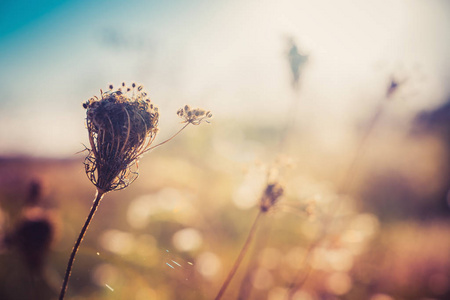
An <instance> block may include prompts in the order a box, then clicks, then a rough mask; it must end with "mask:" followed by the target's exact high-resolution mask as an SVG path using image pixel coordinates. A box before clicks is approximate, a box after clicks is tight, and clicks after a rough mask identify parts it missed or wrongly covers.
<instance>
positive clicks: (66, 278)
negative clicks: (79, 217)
mask: <svg viewBox="0 0 450 300" xmlns="http://www.w3.org/2000/svg"><path fill="white" fill-rule="evenodd" d="M104 194H105V192H104V191H102V190H100V189H97V195H96V196H95V199H94V203H93V204H92V207H91V211H90V212H89V215H88V217H87V219H86V222H84V226H83V228H82V229H81V232H80V234H79V235H78V239H77V241H76V242H75V246H73V249H72V253H71V254H70V258H69V262H68V263H67V269H66V275H65V276H64V281H63V285H62V287H61V292H60V294H59V300H63V299H64V295H65V293H66V290H67V285H68V283H69V278H70V274H71V272H72V265H73V262H74V261H75V255H76V254H77V252H78V249H79V248H80V244H81V242H82V241H83V237H84V235H85V234H86V230H87V229H88V227H89V224H90V223H91V220H92V218H93V217H94V214H95V212H96V210H97V207H98V205H99V204H100V200H102V198H103V195H104Z"/></svg>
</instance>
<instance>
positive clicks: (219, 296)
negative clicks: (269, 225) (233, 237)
mask: <svg viewBox="0 0 450 300" xmlns="http://www.w3.org/2000/svg"><path fill="white" fill-rule="evenodd" d="M262 214H263V212H262V211H261V210H260V211H259V212H258V215H257V216H256V219H255V221H254V222H253V225H252V228H251V229H250V232H249V233H248V236H247V240H246V241H245V244H244V246H243V247H242V249H241V252H240V253H239V256H238V257H237V259H236V261H235V262H234V265H233V267H232V268H231V270H230V273H228V276H227V278H226V279H225V281H224V282H223V284H222V287H221V288H220V291H219V293H218V294H217V296H216V298H214V299H215V300H220V299H222V296H223V294H224V293H225V291H226V289H227V288H228V285H229V284H230V282H231V280H232V279H233V276H234V274H236V271H237V269H238V268H239V266H240V264H241V262H242V259H243V258H244V256H245V254H246V253H247V250H248V248H249V246H250V244H251V242H252V240H253V237H254V236H255V233H256V229H257V227H258V224H259V220H260V219H261V216H262Z"/></svg>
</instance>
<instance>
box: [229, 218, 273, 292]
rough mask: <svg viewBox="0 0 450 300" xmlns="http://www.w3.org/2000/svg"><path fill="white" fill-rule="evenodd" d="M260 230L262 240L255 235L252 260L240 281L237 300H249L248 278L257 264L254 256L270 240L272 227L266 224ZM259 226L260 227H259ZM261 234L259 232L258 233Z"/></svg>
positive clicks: (249, 287)
mask: <svg viewBox="0 0 450 300" xmlns="http://www.w3.org/2000/svg"><path fill="white" fill-rule="evenodd" d="M266 220H267V218H266ZM261 226H262V228H263V229H262V230H263V232H264V238H261V234H257V235H256V237H255V242H254V244H255V246H254V247H253V249H252V253H251V254H250V257H251V258H252V260H251V261H250V263H249V264H247V269H246V271H245V275H244V278H243V279H242V282H241V286H240V288H239V293H238V296H237V298H236V299H237V300H248V299H250V296H251V293H252V289H253V287H252V285H251V283H250V278H251V276H250V275H251V272H252V271H253V270H255V269H256V267H257V265H258V263H257V260H256V259H255V258H256V255H257V253H258V251H260V250H261V249H264V248H265V247H266V245H267V243H268V241H269V240H270V237H271V234H272V228H273V226H267V222H265V223H262V225H261ZM261 226H260V227H261ZM260 232H261V231H260Z"/></svg>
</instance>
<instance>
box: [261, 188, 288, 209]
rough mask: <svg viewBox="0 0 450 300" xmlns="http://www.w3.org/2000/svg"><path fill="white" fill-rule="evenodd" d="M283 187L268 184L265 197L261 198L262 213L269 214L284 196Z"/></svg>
mask: <svg viewBox="0 0 450 300" xmlns="http://www.w3.org/2000/svg"><path fill="white" fill-rule="evenodd" d="M283 192H284V189H283V187H282V186H281V185H280V184H279V183H277V182H275V183H268V184H267V186H266V189H265V190H264V193H263V195H262V196H261V202H260V209H261V211H262V212H267V211H268V210H269V209H270V208H271V207H273V206H274V205H275V204H276V203H277V201H278V199H279V198H280V197H281V196H282V195H283Z"/></svg>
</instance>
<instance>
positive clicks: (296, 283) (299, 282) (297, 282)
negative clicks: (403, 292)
mask: <svg viewBox="0 0 450 300" xmlns="http://www.w3.org/2000/svg"><path fill="white" fill-rule="evenodd" d="M384 106H385V102H384V101H383V102H382V103H380V105H379V106H378V108H377V110H376V111H375V114H374V115H373V116H372V119H371V120H370V122H369V126H368V128H367V130H366V131H365V132H364V135H363V136H362V138H361V140H360V142H359V145H358V148H357V150H356V153H355V156H354V157H353V159H352V161H351V163H350V165H349V167H348V169H347V172H346V173H345V176H344V177H343V179H342V181H341V182H340V184H339V187H338V190H337V192H338V194H342V193H345V192H347V191H348V189H349V188H350V186H351V184H352V182H353V179H354V178H355V173H356V172H357V169H358V166H359V163H360V161H361V160H362V158H363V156H364V154H365V150H366V147H367V141H368V139H369V137H370V136H371V135H372V132H373V130H374V128H375V125H376V124H377V123H378V120H379V119H380V116H381V115H382V114H383V111H384ZM341 203H342V201H341V200H337V201H336V205H335V207H334V208H333V209H332V210H331V211H332V213H331V215H330V217H329V218H327V219H325V221H324V228H325V231H324V232H323V233H322V234H321V235H320V236H319V238H317V239H316V241H314V242H313V243H312V244H311V246H310V247H309V248H308V250H307V252H306V255H305V259H304V260H303V263H302V265H303V266H305V265H306V262H307V261H308V258H309V257H310V255H311V252H312V251H313V250H314V249H315V248H316V247H317V245H319V244H320V243H321V242H322V241H323V240H324V239H325V237H326V236H327V233H328V231H329V229H330V228H331V227H332V226H331V225H332V223H333V221H334V220H335V219H336V218H335V216H336V214H337V211H338V210H339V208H340V206H341ZM302 269H303V268H302ZM300 270H301V269H300ZM311 272H312V268H311V267H309V268H308V270H307V271H306V274H305V275H304V276H303V278H302V279H300V278H301V271H299V272H298V273H297V275H296V276H295V278H294V280H293V281H292V282H291V285H290V287H289V290H288V299H291V298H292V297H293V295H294V293H295V292H296V291H298V290H299V289H301V288H302V287H303V285H304V284H305V282H306V281H307V280H308V278H309V276H310V274H311Z"/></svg>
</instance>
